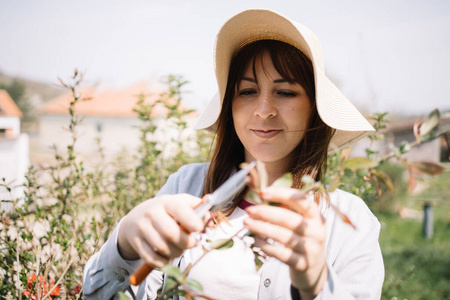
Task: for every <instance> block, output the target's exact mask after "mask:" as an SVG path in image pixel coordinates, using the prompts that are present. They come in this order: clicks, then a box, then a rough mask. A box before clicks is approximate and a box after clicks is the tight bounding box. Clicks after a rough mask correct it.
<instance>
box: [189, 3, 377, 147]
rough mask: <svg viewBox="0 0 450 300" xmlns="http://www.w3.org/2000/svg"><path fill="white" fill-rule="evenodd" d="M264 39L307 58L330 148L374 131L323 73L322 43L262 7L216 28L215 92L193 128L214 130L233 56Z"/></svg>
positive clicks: (296, 24) (292, 23) (247, 11)
mask: <svg viewBox="0 0 450 300" xmlns="http://www.w3.org/2000/svg"><path fill="white" fill-rule="evenodd" d="M267 39H268V40H277V41H282V42H285V43H288V44H291V45H292V46H294V47H296V48H298V49H299V50H300V51H302V52H303V53H304V54H305V55H306V56H307V57H308V58H309V59H310V60H311V62H312V65H313V67H314V78H315V87H316V104H317V110H318V112H319V116H320V117H321V119H322V120H323V121H324V122H325V123H326V124H327V125H328V126H330V127H332V128H334V129H336V133H335V135H334V136H333V138H332V140H331V143H330V149H332V148H336V147H339V148H341V147H344V146H346V145H348V144H350V143H352V142H355V141H357V140H359V139H361V138H363V137H365V136H366V135H368V134H369V133H370V132H371V131H374V129H373V127H372V126H371V125H370V124H369V122H368V121H367V120H366V119H365V118H364V117H363V116H362V115H361V113H360V112H359V111H358V110H357V109H356V108H355V106H353V104H352V103H351V102H350V101H349V100H347V98H346V97H345V96H344V95H343V94H342V93H341V91H339V89H338V88H337V87H336V86H335V85H334V84H333V83H332V82H331V81H330V80H329V79H328V78H327V76H326V75H325V69H324V59H323V54H322V46H321V44H320V41H319V39H318V38H317V37H316V36H315V35H314V33H313V32H311V30H309V29H308V28H306V27H305V26H304V25H302V24H299V23H297V22H295V21H291V20H289V19H288V18H286V17H284V16H282V15H280V14H278V13H276V12H273V11H271V10H265V9H250V10H246V11H243V12H241V13H239V14H237V15H235V16H234V17H232V18H231V19H229V20H228V21H227V22H226V23H225V24H224V25H223V27H222V28H221V30H220V31H219V34H218V35H217V40H216V47H215V57H214V61H215V70H216V78H217V84H218V87H219V92H218V94H217V95H216V96H215V97H213V99H212V100H211V102H210V103H209V104H208V106H207V107H206V109H205V110H204V111H203V113H202V114H201V115H200V117H199V118H198V120H197V122H196V124H195V126H194V127H195V128H196V129H204V128H206V129H209V130H215V129H216V126H217V124H216V122H217V119H218V117H219V114H220V110H221V108H222V102H223V98H224V95H225V89H226V86H227V80H228V72H229V69H230V62H231V59H232V57H233V55H234V54H235V53H236V52H237V51H238V50H239V49H241V48H242V47H243V46H245V45H247V44H250V43H252V42H255V41H258V40H267Z"/></svg>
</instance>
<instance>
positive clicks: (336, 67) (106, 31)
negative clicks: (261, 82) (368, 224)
mask: <svg viewBox="0 0 450 300" xmlns="http://www.w3.org/2000/svg"><path fill="white" fill-rule="evenodd" d="M248 8H268V9H272V10H275V11H277V12H279V13H281V14H283V15H285V16H287V17H289V18H291V19H293V20H296V21H298V22H300V23H303V24H304V25H306V26H307V27H309V28H310V29H311V30H312V31H313V32H315V33H316V35H317V36H318V37H319V39H320V40H321V42H322V46H323V49H324V54H325V69H326V73H327V75H328V76H329V77H330V78H331V80H332V81H333V82H334V83H335V84H337V85H338V86H339V87H340V88H341V90H342V91H343V93H344V94H345V95H346V96H347V98H349V99H350V100H351V101H352V102H353V103H354V104H355V106H356V107H358V108H359V109H361V110H362V111H364V112H365V113H374V112H385V111H387V112H389V113H391V114H394V115H395V114H403V115H408V114H414V115H426V114H428V112H430V111H431V110H433V109H434V108H439V109H441V110H449V109H450V99H449V97H448V95H450V84H449V80H450V55H449V53H450V1H448V0H395V1H394V0H376V1H373V0H367V1H356V0H353V1H349V0H340V1H335V0H323V1H321V0H315V1H312V0H309V1H303V0H295V1H294V0H290V1H287V0H276V1H274V0H270V1H250V0H226V1H219V0H171V1H167V0H128V1H115V0H77V1H70V0H66V1H61V0H40V1H32V0H21V1H10V0H0V72H1V73H5V74H7V75H12V76H22V77H26V78H29V79H33V80H39V81H44V82H48V83H55V84H56V83H57V78H58V77H60V78H63V79H64V78H69V77H70V75H71V74H73V70H74V69H75V68H77V69H78V70H80V71H82V72H83V73H84V74H85V76H84V78H85V83H86V84H97V83H100V84H102V85H103V86H108V87H119V88H126V87H129V86H131V85H133V84H136V83H138V82H140V81H143V80H146V81H151V80H157V79H159V78H162V77H163V76H167V75H168V74H177V75H181V76H183V77H184V79H186V80H188V81H189V84H188V85H186V88H185V91H186V93H185V96H184V99H185V100H186V102H187V103H188V104H189V105H190V106H192V107H194V108H197V109H200V110H201V109H202V108H203V107H205V106H206V104H207V103H208V101H209V99H211V98H212V97H213V95H214V94H215V93H216V91H217V85H216V81H215V76H214V64H213V49H214V41H215V36H216V34H217V32H218V31H219V29H220V27H221V26H222V25H223V23H224V22H226V20H227V19H229V18H230V17H231V16H233V15H234V14H236V13H238V12H240V11H242V10H244V9H248Z"/></svg>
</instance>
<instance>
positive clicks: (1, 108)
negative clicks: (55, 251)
mask: <svg viewBox="0 0 450 300" xmlns="http://www.w3.org/2000/svg"><path fill="white" fill-rule="evenodd" d="M21 119H22V112H21V111H20V109H19V108H18V107H17V105H16V103H15V102H14V101H13V100H12V99H11V97H10V96H9V94H8V92H7V91H5V90H0V184H7V185H8V187H11V188H12V190H11V192H8V191H7V189H6V188H5V187H4V186H0V200H12V199H19V198H21V197H22V196H23V191H24V188H23V186H21V185H23V183H24V182H25V174H26V173H27V171H28V166H29V164H30V160H29V139H28V135H27V134H24V133H21V132H20V122H21ZM10 207H12V205H11V204H10V203H7V202H3V203H2V205H1V209H2V210H5V209H9V208H10Z"/></svg>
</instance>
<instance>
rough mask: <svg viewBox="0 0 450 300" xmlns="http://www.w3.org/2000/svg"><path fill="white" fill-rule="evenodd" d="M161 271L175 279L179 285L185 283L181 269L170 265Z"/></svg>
mask: <svg viewBox="0 0 450 300" xmlns="http://www.w3.org/2000/svg"><path fill="white" fill-rule="evenodd" d="M161 271H163V272H164V273H166V274H167V275H168V276H171V277H173V278H174V279H175V280H176V281H177V282H178V283H179V284H183V283H184V280H185V278H184V276H183V274H182V273H181V271H180V269H179V268H177V267H175V266H173V265H170V264H168V265H165V266H164V267H162V268H161Z"/></svg>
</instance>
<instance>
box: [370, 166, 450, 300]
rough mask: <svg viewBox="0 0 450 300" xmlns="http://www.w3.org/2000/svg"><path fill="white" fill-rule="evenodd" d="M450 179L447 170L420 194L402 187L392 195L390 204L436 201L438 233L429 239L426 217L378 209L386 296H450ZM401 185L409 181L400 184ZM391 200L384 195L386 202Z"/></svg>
mask: <svg viewBox="0 0 450 300" xmlns="http://www.w3.org/2000/svg"><path fill="white" fill-rule="evenodd" d="M393 179H394V181H398V180H399V178H397V179H396V178H393ZM449 183H450V172H449V171H447V172H445V173H444V174H442V175H441V176H439V177H438V178H434V179H432V180H431V181H430V182H429V187H428V188H427V189H424V190H423V191H422V192H421V193H419V194H416V195H408V194H406V193H405V191H404V190H403V191H402V190H400V191H396V192H395V193H394V194H393V195H392V194H391V195H390V197H391V205H389V206H390V207H394V206H396V205H402V206H407V207H410V208H415V209H421V207H422V206H423V203H424V202H431V203H432V204H433V213H434V235H433V237H432V238H431V239H429V240H427V239H425V238H424V237H423V234H422V226H423V225H422V220H417V219H401V218H399V216H398V214H396V213H395V212H393V211H392V210H391V211H389V210H387V209H381V207H377V209H374V212H375V214H376V215H377V216H378V219H379V220H380V222H381V224H382V230H381V234H380V245H381V249H382V252H383V257H384V263H385V270H386V276H385V282H384V285H383V294H382V299H389V300H390V299H398V300H402V299H408V300H414V299H439V300H441V299H450V184H449ZM401 186H405V185H404V184H403V185H402V184H397V185H396V187H401ZM388 200H389V199H384V201H385V203H388V202H389V201H388ZM392 202H395V203H396V205H392Z"/></svg>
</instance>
